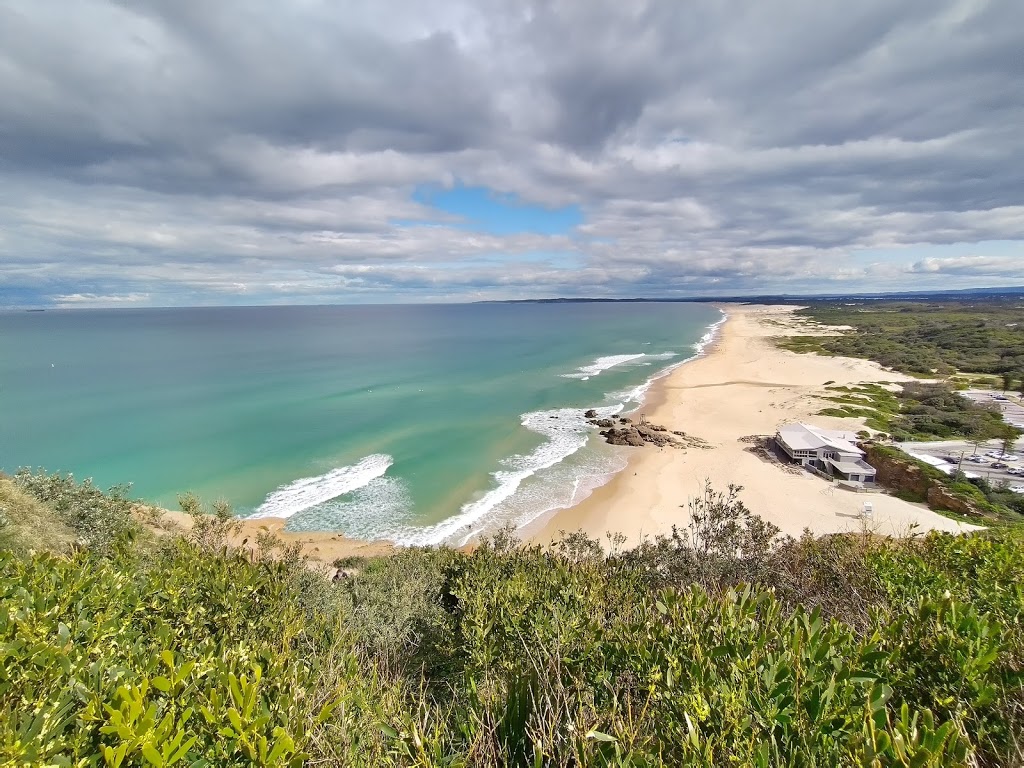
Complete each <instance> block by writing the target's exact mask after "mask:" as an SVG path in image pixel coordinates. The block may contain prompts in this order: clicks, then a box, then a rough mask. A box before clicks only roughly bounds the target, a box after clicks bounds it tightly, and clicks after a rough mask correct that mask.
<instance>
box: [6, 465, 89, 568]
mask: <svg viewBox="0 0 1024 768" xmlns="http://www.w3.org/2000/svg"><path fill="white" fill-rule="evenodd" d="M75 540H76V536H75V532H74V531H73V530H72V529H71V528H70V527H69V526H67V525H66V524H65V523H64V522H63V521H62V520H61V519H60V517H59V516H58V515H57V513H56V512H54V511H53V510H52V509H51V508H50V507H49V506H47V505H46V504H44V503H43V502H42V501H40V500H39V499H37V498H35V497H34V496H32V495H31V494H29V493H27V492H26V491H24V490H23V489H22V488H21V487H19V486H18V485H17V484H16V483H15V482H14V481H13V480H11V479H10V478H7V477H2V476H0V546H2V547H3V548H5V549H12V550H15V551H19V552H27V551H30V550H56V551H62V552H63V551H66V550H68V549H69V548H70V547H71V545H72V544H73V543H74V542H75Z"/></svg>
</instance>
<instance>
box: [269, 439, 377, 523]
mask: <svg viewBox="0 0 1024 768" xmlns="http://www.w3.org/2000/svg"><path fill="white" fill-rule="evenodd" d="M393 463H394V459H392V458H391V457H390V456H388V455H387V454H383V453H375V454H373V455H371V456H367V457H365V458H363V459H360V460H359V461H358V462H357V463H355V464H353V465H352V466H349V467H337V468H336V469H332V470H331V471H330V472H328V473H326V474H323V475H317V476H316V477H303V478H300V479H298V480H295V481H294V482H291V483H288V484H287V485H282V486H281V487H280V488H278V489H277V490H276V491H274V492H273V493H271V494H269V495H268V496H267V498H266V499H265V500H264V502H263V503H262V504H260V505H259V507H257V508H256V511H255V512H253V513H252V514H251V515H249V517H250V518H258V517H284V518H287V517H291V516H292V515H294V514H296V513H298V512H301V511H302V510H304V509H309V508H310V507H315V506H316V505H317V504H322V503H324V502H325V501H330V500H331V499H336V498H337V497H338V496H341V495H343V494H346V493H350V492H352V491H354V490H356V489H357V488H362V487H363V486H364V485H366V484H367V483H369V482H370V481H371V480H373V479H375V478H378V477H381V476H382V475H383V474H384V473H385V472H387V471H388V467H390V466H391V465H392V464H393Z"/></svg>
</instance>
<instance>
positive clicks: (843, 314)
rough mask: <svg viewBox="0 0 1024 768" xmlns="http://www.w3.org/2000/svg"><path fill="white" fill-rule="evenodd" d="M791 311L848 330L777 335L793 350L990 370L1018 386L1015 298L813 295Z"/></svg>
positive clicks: (902, 365) (950, 369)
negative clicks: (820, 298) (835, 298)
mask: <svg viewBox="0 0 1024 768" xmlns="http://www.w3.org/2000/svg"><path fill="white" fill-rule="evenodd" d="M797 314H798V315H800V316H803V317H805V318H807V319H809V320H813V321H815V322H818V323H824V324H826V325H832V326H848V327H849V328H850V329H851V330H850V331H848V332H846V333H843V334H841V335H836V336H794V337H790V338H788V339H782V340H780V343H781V344H782V345H783V346H785V347H787V348H789V349H793V350H794V351H798V352H825V353H827V354H832V355H845V356H848V357H864V358H868V359H869V360H875V361H877V362H879V363H881V364H882V365H884V366H886V367H888V368H893V369H895V370H898V371H903V372H904V373H909V374H912V375H923V376H931V375H935V374H938V375H940V376H947V375H950V374H953V373H956V372H958V371H965V372H969V373H982V374H989V375H991V376H993V377H994V378H993V379H992V380H993V381H999V382H1000V383H1001V384H1002V386H1003V388H1004V389H1013V390H1014V391H1017V392H1020V391H1022V388H1024V307H1022V306H1021V304H1020V301H1019V300H1017V299H1014V300H1006V301H1000V300H995V299H992V300H987V301H984V302H972V303H965V302H960V301H929V302H895V301H867V302H842V303H838V304H837V303H834V302H814V303H812V304H811V306H809V307H807V308H805V309H802V310H798V312H797Z"/></svg>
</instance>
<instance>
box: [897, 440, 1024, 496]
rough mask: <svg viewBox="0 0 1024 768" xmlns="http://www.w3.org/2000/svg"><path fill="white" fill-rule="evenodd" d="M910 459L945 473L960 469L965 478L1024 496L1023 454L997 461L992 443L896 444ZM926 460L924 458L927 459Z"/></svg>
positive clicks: (997, 449) (996, 444) (995, 442)
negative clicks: (1017, 491)
mask: <svg viewBox="0 0 1024 768" xmlns="http://www.w3.org/2000/svg"><path fill="white" fill-rule="evenodd" d="M898 446H899V447H900V448H901V449H903V450H904V451H906V452H907V453H909V454H910V455H911V456H915V457H916V458H919V459H922V460H924V461H928V463H929V464H932V465H933V466H936V467H938V468H939V469H941V470H943V471H944V472H947V473H952V472H953V471H955V470H956V468H957V467H958V466H959V467H960V468H961V470H962V471H963V472H964V474H965V475H966V476H967V477H983V478H985V479H986V480H988V482H990V483H991V484H992V485H1000V484H1003V483H1005V484H1006V485H1007V486H1009V487H1011V488H1016V487H1020V488H1021V489H1022V490H1021V492H1022V493H1024V454H1022V453H1019V452H1018V453H1012V454H1009V455H1007V456H1005V457H999V454H1000V449H1001V441H999V440H992V441H991V442H988V443H981V444H980V445H979V446H975V444H974V443H969V442H964V441H960V440H943V441H940V442H930V443H911V442H907V443H899V444H898ZM926 457H927V458H926Z"/></svg>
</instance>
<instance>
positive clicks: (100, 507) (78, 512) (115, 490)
mask: <svg viewBox="0 0 1024 768" xmlns="http://www.w3.org/2000/svg"><path fill="white" fill-rule="evenodd" d="M14 483H15V485H17V486H18V487H19V488H21V490H23V491H24V492H25V493H27V494H29V495H30V496H32V497H34V498H35V499H37V500H38V501H41V502H42V503H43V504H45V505H46V506H47V507H49V508H50V509H51V510H53V512H54V513H55V514H56V515H57V518H58V519H59V520H60V521H61V523H62V524H63V525H64V526H66V527H67V528H70V529H71V530H73V531H74V532H75V534H76V536H77V538H78V542H79V543H80V544H81V545H82V546H85V547H88V548H90V549H92V550H95V551H105V552H109V551H111V550H112V549H113V548H114V547H115V546H116V545H117V544H118V543H119V542H125V541H129V540H131V539H134V538H135V537H136V536H138V535H139V533H140V531H141V528H140V526H139V524H138V523H137V522H136V520H135V518H134V517H133V514H132V513H133V510H134V509H135V506H136V505H135V502H133V501H132V500H131V499H129V498H128V486H127V485H118V486H114V487H112V488H109V489H108V490H107V491H106V492H105V493H104V492H103V491H101V490H100V489H99V488H97V487H96V486H94V485H93V484H92V480H88V479H87V480H84V481H82V482H78V481H76V480H75V478H74V477H73V476H72V475H61V474H59V473H55V474H52V475H51V474H48V473H47V472H46V470H43V469H40V470H38V471H36V472H33V471H31V470H28V469H21V470H19V471H18V472H17V473H16V474H15V475H14Z"/></svg>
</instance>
